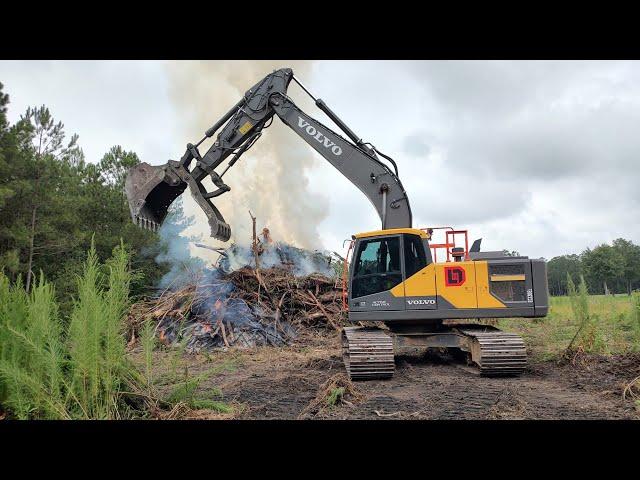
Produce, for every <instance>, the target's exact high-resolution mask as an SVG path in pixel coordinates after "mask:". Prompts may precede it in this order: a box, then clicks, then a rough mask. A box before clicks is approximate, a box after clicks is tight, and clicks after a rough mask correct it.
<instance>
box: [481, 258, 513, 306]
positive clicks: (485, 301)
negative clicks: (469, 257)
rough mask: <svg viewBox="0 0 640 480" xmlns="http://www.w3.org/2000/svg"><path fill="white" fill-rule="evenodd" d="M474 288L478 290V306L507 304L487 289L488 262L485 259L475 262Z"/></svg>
mask: <svg viewBox="0 0 640 480" xmlns="http://www.w3.org/2000/svg"><path fill="white" fill-rule="evenodd" d="M476 286H477V287H476V288H477V291H478V308H506V307H507V306H506V305H505V304H504V303H502V302H501V301H500V300H498V299H497V298H496V297H494V296H493V295H491V292H490V291H489V264H488V263H487V262H486V261H477V262H476Z"/></svg>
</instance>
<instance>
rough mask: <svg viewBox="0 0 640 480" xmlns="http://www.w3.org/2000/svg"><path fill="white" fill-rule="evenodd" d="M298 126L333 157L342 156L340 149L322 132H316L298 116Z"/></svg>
mask: <svg viewBox="0 0 640 480" xmlns="http://www.w3.org/2000/svg"><path fill="white" fill-rule="evenodd" d="M298 126H299V127H300V128H304V131H305V132H307V134H308V135H309V136H311V137H313V138H314V139H315V140H316V141H317V142H318V143H320V144H321V145H322V146H323V147H324V148H327V149H329V150H331V152H333V154H334V155H336V156H340V155H342V149H341V148H340V147H339V146H338V145H336V144H335V143H333V142H332V141H331V140H329V139H328V138H327V137H326V136H325V135H324V134H323V133H322V132H320V131H318V129H317V128H316V127H314V126H313V125H311V124H310V123H309V122H307V121H306V120H305V119H304V118H302V117H300V116H298Z"/></svg>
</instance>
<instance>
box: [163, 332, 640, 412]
mask: <svg viewBox="0 0 640 480" xmlns="http://www.w3.org/2000/svg"><path fill="white" fill-rule="evenodd" d="M158 355H159V356H161V357H162V356H164V357H165V358H164V359H163V358H160V359H159V360H160V361H161V363H162V362H164V363H166V357H167V356H168V355H170V353H167V352H161V353H159V354H158ZM531 357H532V358H531ZM185 358H186V360H183V361H186V365H187V366H188V368H189V371H190V373H191V374H198V373H201V372H205V371H207V369H209V370H210V369H211V368H212V366H215V365H217V364H220V363H221V362H222V363H225V364H226V365H228V368H225V369H223V370H222V371H219V372H216V373H214V374H213V375H210V376H208V378H207V379H206V380H204V381H203V382H202V384H201V385H200V387H199V390H200V392H201V393H204V395H205V396H206V394H207V392H208V391H210V392H216V393H215V396H216V399H219V400H222V401H224V402H225V403H228V404H231V405H233V406H234V409H235V413H234V414H233V415H232V416H227V417H226V418H230V417H231V418H237V419H245V418H246V419H297V418H315V419H323V418H330V419H563V420H564V419H567V420H568V419H640V410H638V407H637V406H636V404H635V402H634V400H633V399H629V398H627V399H626V400H625V399H623V395H622V394H623V390H624V387H625V384H626V383H628V382H629V381H630V380H632V379H634V378H636V377H637V376H639V375H640V355H638V354H633V355H624V356H622V355H620V356H611V357H601V356H587V355H579V356H577V357H576V358H574V359H573V361H564V362H562V363H558V362H557V361H539V360H535V355H530V361H529V367H528V370H527V371H526V372H525V374H523V375H522V376H520V377H517V378H484V377H480V376H479V375H478V374H477V373H475V371H474V370H473V369H471V368H469V367H467V366H466V364H465V362H464V361H463V360H461V359H456V358H454V357H452V356H451V355H449V354H447V353H446V352H443V353H425V352H420V351H413V352H411V351H409V352H402V353H401V354H399V355H396V373H395V375H394V377H393V378H392V379H390V380H380V381H367V382H355V383H354V384H353V388H354V391H355V392H356V395H355V396H353V395H351V396H350V395H345V396H344V399H345V400H346V402H338V405H336V406H333V407H328V406H326V405H325V402H324V397H323V395H324V393H321V390H322V387H323V384H324V383H325V382H326V381H327V380H328V379H330V378H331V377H334V376H336V375H338V374H344V367H343V365H342V359H341V352H340V341H339V336H338V334H337V333H336V334H330V335H326V334H325V335H324V336H323V335H320V334H308V335H306V336H305V337H304V338H300V339H299V340H298V341H297V343H296V344H295V345H292V346H289V347H284V348H267V347H265V348H260V349H257V350H251V351H246V350H245V351H242V350H234V349H231V350H229V351H226V352H224V351H218V352H215V353H211V354H208V355H206V356H205V355H195V356H189V357H185ZM181 368H184V366H182V367H181ZM339 377H343V375H338V377H336V378H339ZM347 391H348V390H347ZM212 395H214V394H213V393H212ZM316 397H318V398H319V399H320V401H321V402H320V403H321V404H322V408H320V409H318V408H315V409H311V410H309V408H308V406H309V405H310V404H312V403H313V401H314V399H316Z"/></svg>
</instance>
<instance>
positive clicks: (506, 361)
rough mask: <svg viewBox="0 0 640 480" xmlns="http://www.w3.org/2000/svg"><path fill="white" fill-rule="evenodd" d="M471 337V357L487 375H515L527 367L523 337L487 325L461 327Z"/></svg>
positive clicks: (463, 332) (466, 335) (460, 329)
mask: <svg viewBox="0 0 640 480" xmlns="http://www.w3.org/2000/svg"><path fill="white" fill-rule="evenodd" d="M458 331H459V332H460V333H462V334H463V335H464V336H465V337H467V338H469V339H470V350H471V359H472V360H473V362H474V363H476V364H477V365H478V367H479V369H480V374H481V375H483V376H487V377H499V376H515V375H520V374H522V373H523V372H524V371H525V369H526V368H527V350H526V348H525V345H524V341H523V340H522V337H520V336H519V335H517V334H515V333H507V332H502V331H500V330H498V329H493V328H490V327H485V328H483V329H478V328H459V329H458Z"/></svg>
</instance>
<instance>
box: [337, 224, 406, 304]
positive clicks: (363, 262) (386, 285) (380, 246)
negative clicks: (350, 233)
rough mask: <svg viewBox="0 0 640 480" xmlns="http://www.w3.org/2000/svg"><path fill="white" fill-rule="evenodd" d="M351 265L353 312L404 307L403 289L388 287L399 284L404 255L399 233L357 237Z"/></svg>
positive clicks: (350, 290) (350, 299)
mask: <svg viewBox="0 0 640 480" xmlns="http://www.w3.org/2000/svg"><path fill="white" fill-rule="evenodd" d="M355 251H356V253H355V255H354V256H353V263H352V264H351V266H352V268H351V269H350V285H351V288H350V289H349V309H350V310H351V311H354V312H364V311H367V312H370V311H377V310H380V311H384V310H404V308H405V307H404V293H403V294H402V295H401V296H394V295H392V294H391V292H390V290H391V289H393V288H394V287H396V288H398V287H399V288H403V287H402V280H403V276H402V271H403V258H402V255H401V246H400V235H385V236H382V237H372V238H362V239H359V240H357V242H356V245H355Z"/></svg>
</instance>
